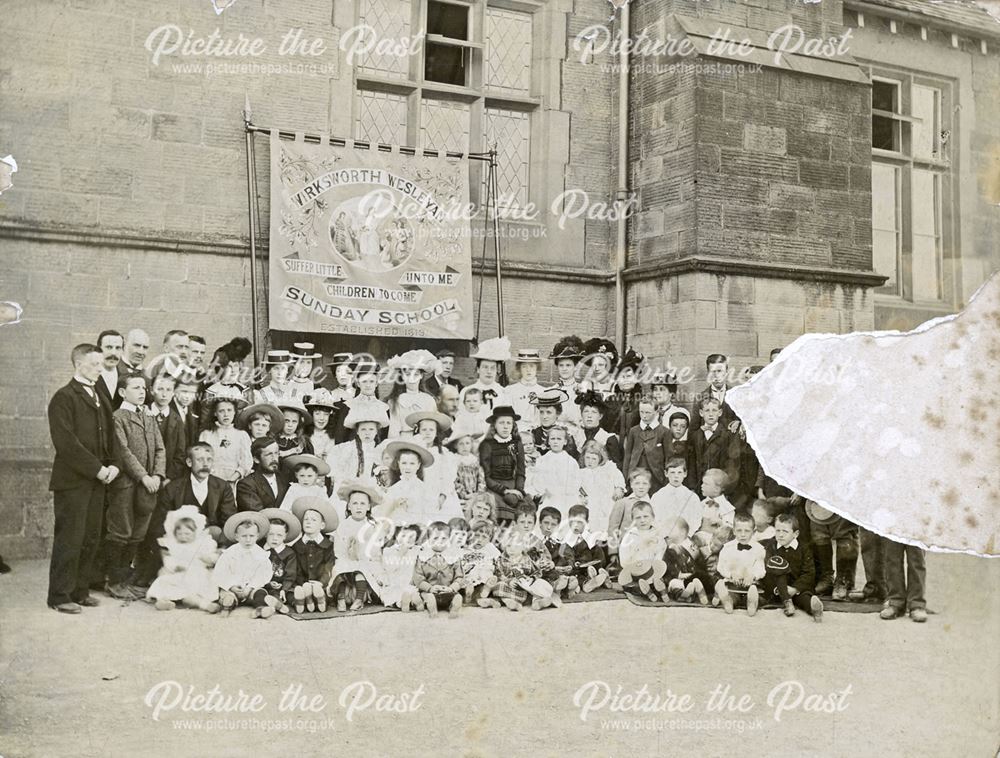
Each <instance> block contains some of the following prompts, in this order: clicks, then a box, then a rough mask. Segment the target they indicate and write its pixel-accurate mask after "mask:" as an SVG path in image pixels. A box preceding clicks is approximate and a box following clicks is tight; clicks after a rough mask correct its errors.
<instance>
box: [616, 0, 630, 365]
mask: <svg viewBox="0 0 1000 758" xmlns="http://www.w3.org/2000/svg"><path fill="white" fill-rule="evenodd" d="M628 11H629V3H628V2H626V3H625V4H624V5H622V7H621V10H620V13H621V17H620V30H621V39H622V41H623V43H622V44H621V45H620V46H619V47H620V49H619V51H618V191H617V193H616V198H615V199H616V201H617V205H618V211H619V212H618V229H617V235H618V244H617V249H616V255H615V344H617V345H618V351H619V353H618V354H619V355H624V354H625V339H626V335H625V323H626V320H625V280H624V278H623V273H624V271H625V264H626V252H627V251H626V247H625V244H626V234H625V233H626V229H627V224H628V219H627V218H626V215H627V214H626V212H625V211H626V208H628V207H629V206H628V202H629V191H628V78H629V77H628V65H629V63H628V62H629V47H630V45H629V44H628V42H627V40H628V35H629V14H628Z"/></svg>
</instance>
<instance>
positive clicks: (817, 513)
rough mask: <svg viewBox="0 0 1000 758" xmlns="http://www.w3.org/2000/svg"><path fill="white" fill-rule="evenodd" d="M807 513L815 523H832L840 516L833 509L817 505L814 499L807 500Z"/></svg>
mask: <svg viewBox="0 0 1000 758" xmlns="http://www.w3.org/2000/svg"><path fill="white" fill-rule="evenodd" d="M805 508H806V515H807V516H808V517H809V520H810V521H812V522H813V523H815V524H830V523H833V522H834V521H836V520H837V519H839V518H840V516H838V515H837V514H836V513H834V512H833V511H828V510H827V509H826V508H823V507H822V506H820V505H817V504H816V503H814V502H813V501H812V500H806V505H805Z"/></svg>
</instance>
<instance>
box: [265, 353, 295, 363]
mask: <svg viewBox="0 0 1000 758" xmlns="http://www.w3.org/2000/svg"><path fill="white" fill-rule="evenodd" d="M292 362H293V358H292V354H291V353H289V352H288V351H287V350H268V351H267V355H265V356H264V360H262V361H261V362H260V365H262V366H278V365H291V363H292Z"/></svg>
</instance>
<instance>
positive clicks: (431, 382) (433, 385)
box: [423, 349, 462, 397]
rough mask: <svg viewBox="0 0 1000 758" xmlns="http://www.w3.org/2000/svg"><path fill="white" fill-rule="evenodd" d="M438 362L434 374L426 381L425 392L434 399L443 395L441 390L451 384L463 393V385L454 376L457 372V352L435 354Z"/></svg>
mask: <svg viewBox="0 0 1000 758" xmlns="http://www.w3.org/2000/svg"><path fill="white" fill-rule="evenodd" d="M435 357H436V358H437V362H436V363H435V365H434V372H433V373H432V374H431V375H430V376H429V377H427V378H426V379H424V388H423V389H424V392H426V393H427V394H428V395H432V396H433V397H439V396H440V395H441V388H442V387H443V386H444V385H446V384H450V385H451V386H452V387H454V388H455V389H457V390H458V391H459V392H461V391H462V383H461V382H460V381H458V379H456V378H455V377H453V376H452V373H453V372H454V371H455V352H454V351H453V350H448V349H444V350H438V351H437V353H436V354H435Z"/></svg>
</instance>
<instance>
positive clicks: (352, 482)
mask: <svg viewBox="0 0 1000 758" xmlns="http://www.w3.org/2000/svg"><path fill="white" fill-rule="evenodd" d="M352 492H364V493H365V494H366V495H368V499H369V500H370V501H371V504H372V505H378V504H379V503H381V502H382V491H381V490H379V488H378V487H377V486H376V485H375V483H374V482H371V481H368V480H365V479H348V480H346V481H344V482H343V483H341V485H340V486H339V487H337V497H339V498H340V499H341V500H343V501H344V502H345V503H346V502H347V501H348V499H350V497H351V493H352Z"/></svg>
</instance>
